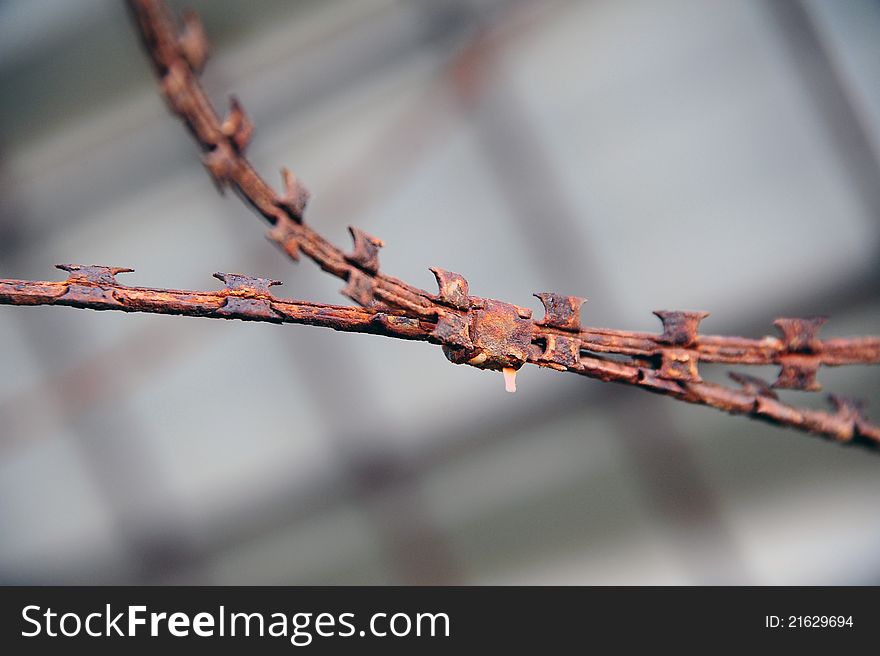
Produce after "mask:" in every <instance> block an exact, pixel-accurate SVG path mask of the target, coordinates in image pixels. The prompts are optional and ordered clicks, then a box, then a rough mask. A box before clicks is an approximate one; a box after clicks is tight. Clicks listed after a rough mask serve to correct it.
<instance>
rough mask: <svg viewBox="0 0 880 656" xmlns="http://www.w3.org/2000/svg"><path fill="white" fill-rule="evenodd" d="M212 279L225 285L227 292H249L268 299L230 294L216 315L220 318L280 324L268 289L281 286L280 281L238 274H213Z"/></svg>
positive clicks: (279, 318)
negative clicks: (229, 317) (232, 317)
mask: <svg viewBox="0 0 880 656" xmlns="http://www.w3.org/2000/svg"><path fill="white" fill-rule="evenodd" d="M214 277H215V278H217V280H220V281H221V282H223V283H224V284H225V285H226V289H227V291H229V292H249V293H250V294H253V295H255V296H263V297H268V298H251V297H248V296H241V295H238V294H235V295H233V294H230V295H229V296H227V297H226V302H225V303H224V304H223V307H221V308H220V309H219V310H218V311H217V313H218V314H219V315H221V316H225V317H228V316H234V317H235V318H236V319H242V320H243V321H247V320H249V319H253V320H260V321H276V322H278V323H280V322H281V317H280V316H279V315H278V313H277V312H275V310H274V309H273V308H272V301H271V298H272V292H271V291H270V290H269V288H270V287H273V286H275V285H280V284H282V283H281V281H280V280H273V279H272V278H252V277H250V276H243V275H241V274H240V273H219V272H218V273H215V274H214Z"/></svg>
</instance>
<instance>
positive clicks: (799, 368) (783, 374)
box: [773, 353, 822, 392]
mask: <svg viewBox="0 0 880 656" xmlns="http://www.w3.org/2000/svg"><path fill="white" fill-rule="evenodd" d="M779 364H780V365H782V370H781V371H780V372H779V377H778V378H777V379H776V381H775V382H774V383H773V387H775V388H778V389H794V390H802V391H805V392H818V391H819V390H821V389H822V386H821V385H820V384H819V381H817V380H816V374H817V373H818V371H819V360H818V359H816V358H815V357H814V356H809V355H798V354H795V353H791V354H788V355H784V356H782V357H781V358H780V363H779Z"/></svg>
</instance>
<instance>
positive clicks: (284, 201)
mask: <svg viewBox="0 0 880 656" xmlns="http://www.w3.org/2000/svg"><path fill="white" fill-rule="evenodd" d="M129 7H130V9H131V11H132V15H133V17H134V19H135V22H136V24H137V26H138V28H139V31H140V35H141V39H142V41H143V43H144V46H145V48H146V51H147V53H148V55H149V57H150V60H151V61H152V63H153V67H154V69H155V71H156V74H157V76H158V78H159V83H160V89H161V91H162V94H163V96H164V97H165V99H166V101H167V103H168V106H169V107H170V109H171V110H172V111H173V112H174V113H175V114H177V115H178V116H179V117H180V118H181V119H183V121H184V123H185V124H186V125H187V127H188V128H189V130H190V132H191V133H192V135H193V137H194V138H195V140H196V142H197V143H198V144H199V146H200V147H201V148H202V150H203V153H204V154H203V162H204V164H205V167H206V168H207V170H208V172H209V173H210V175H211V176H212V178H213V179H214V181H215V183H216V184H217V187H218V189H219V190H220V191H221V192H222V191H223V190H225V189H226V188H227V187H232V188H233V189H234V190H235V191H236V192H237V193H238V194H239V195H240V196H241V197H242V198H243V199H244V200H245V202H246V203H247V204H248V205H250V206H251V207H252V208H253V209H255V210H256V211H257V213H258V214H260V215H261V216H262V217H263V218H264V219H265V220H266V221H267V222H268V223H269V224H270V225H271V226H272V229H271V230H270V232H269V233H268V237H269V239H270V241H272V242H274V243H275V244H276V245H278V246H279V247H280V248H281V250H282V251H283V252H284V253H286V254H287V255H288V256H289V257H290V258H292V259H294V260H298V259H299V256H300V254H301V253H302V254H305V255H306V256H307V257H308V258H310V259H312V260H313V261H315V262H316V263H317V264H318V265H319V266H320V267H321V268H322V269H324V270H325V271H327V272H329V273H331V274H333V275H335V276H337V277H339V278H341V279H342V280H344V281H345V282H346V285H345V287H344V288H343V289H342V293H343V294H345V295H346V296H348V297H349V298H350V299H352V300H353V301H355V302H356V303H358V304H359V305H360V306H361V307H359V308H355V307H348V306H336V305H326V304H319V303H310V302H305V301H294V300H285V299H279V298H276V297H275V296H274V295H273V294H272V293H271V290H270V287H271V286H273V285H276V284H279V283H278V281H274V280H269V279H265V278H251V277H247V276H242V275H240V274H220V273H218V274H215V277H217V278H218V279H220V280H222V281H223V282H224V283H225V284H226V288H225V289H224V290H222V291H213V292H211V291H207V292H198V291H180V290H167V289H153V288H143V287H127V286H124V285H120V284H119V283H118V282H117V281H116V278H115V276H116V275H117V274H119V273H123V272H127V271H130V269H126V268H121V267H106V266H83V265H59V268H62V269H64V270H65V271H67V272H68V274H69V275H68V278H67V280H65V281H50V282H35V281H21V280H0V304H11V305H68V306H73V307H80V308H90V309H96V310H121V311H127V312H152V313H160V314H181V315H188V316H199V317H210V318H223V319H242V320H248V321H264V322H271V323H297V324H307V325H315V326H322V327H327V328H332V329H334V330H341V331H349V332H363V333H371V334H376V335H384V336H386V337H395V338H401V339H410V340H420V341H427V342H430V343H433V344H438V345H440V346H441V347H442V349H443V352H444V353H445V355H446V357H447V358H448V359H449V360H450V361H452V362H454V363H457V364H468V365H471V366H474V367H478V368H481V369H490V370H501V371H503V372H504V373H505V378H506V382H507V386H508V389H509V390H511V391H513V390H514V389H515V383H514V380H515V373H516V371H517V370H518V369H519V368H521V367H522V366H523V365H524V364H526V363H531V364H536V365H538V366H541V367H547V368H551V369H555V370H558V371H568V372H572V373H577V374H581V375H584V376H588V377H590V378H595V379H598V380H602V381H606V382H617V383H623V384H628V385H633V386H636V387H641V388H643V389H646V390H648V391H652V392H656V393H659V394H663V395H666V396H670V397H673V398H676V399H679V400H682V401H686V402H688V403H695V404H700V405H706V406H710V407H713V408H717V409H719V410H723V411H726V412H729V413H731V414H738V415H745V416H749V417H752V418H756V419H760V420H764V421H768V422H771V423H774V424H778V425H783V426H788V427H791V428H795V429H798V430H801V431H805V432H809V433H815V434H818V435H822V436H825V437H828V438H831V439H834V440H838V441H841V442H850V443H856V444H861V445H863V446H868V447H871V448H880V427H878V426H875V425H873V424H871V423H869V422H868V420H867V419H866V417H865V415H864V411H863V407H864V404H863V402H862V401H858V400H853V399H846V398H843V397H840V396H835V395H831V396H830V401H831V403H832V411H831V412H823V411H819V410H812V409H807V408H798V407H795V406H793V405H789V404H786V403H783V402H782V401H781V400H780V399H779V398H778V396H777V394H776V392H775V391H774V390H775V389H791V390H801V391H807V392H813V391H818V390H819V389H821V387H820V385H819V383H818V380H817V373H818V371H819V368H820V367H821V366H823V365H824V366H841V365H852V364H877V363H880V337H859V338H852V339H829V340H820V339H819V337H818V332H819V330H820V328H821V327H822V325H823V324H824V323H825V321H826V318H825V317H811V318H789V317H783V318H778V319H776V320H775V321H774V324H775V326H776V327H777V328H778V329H779V331H780V333H781V336H780V337H769V336H768V337H764V338H761V339H749V338H744V337H728V336H713V335H701V334H699V332H698V327H699V324H700V322H701V321H702V320H703V319H704V318H705V317H707V316H708V313H707V312H699V311H677V310H664V311H656V312H655V314H656V315H657V317H658V318H659V319H660V321H661V323H662V332H661V333H659V334H651V333H644V332H630V331H623V330H612V329H605V328H593V327H586V326H583V327H582V326H581V321H580V310H581V306H582V305H583V303H584V302H585V300H586V299H584V298H582V297H578V296H565V295H561V294H556V293H552V292H543V293H538V294H535V296H536V297H537V298H538V299H539V300H540V301H541V303H542V304H543V306H544V316H543V318H542V319H540V320H534V319H533V318H532V312H531V310H530V309H528V308H524V307H520V306H517V305H514V304H511V303H506V302H504V301H500V300H496V299H487V298H480V297H477V296H472V295H470V292H469V285H468V281H467V280H466V279H465V278H464V276H462V275H460V274H458V273H454V272H451V271H446V270H443V269H440V268H436V267H434V268H431V271H432V272H433V273H434V276H435V278H436V280H437V284H438V288H439V291H438V293H436V294H432V293H430V292H428V291H426V290H422V289H419V288H418V287H415V286H412V285H410V284H408V283H406V282H404V281H402V280H399V279H397V278H393V277H391V276H388V275H385V274H384V273H382V272H380V265H379V256H378V254H379V249H380V248H381V247H382V241H381V240H380V239H378V238H376V237H373V236H371V235H369V234H367V233H366V232H364V231H362V230H360V229H358V228H356V227H353V226H352V227H350V228H349V230H350V233H351V236H352V239H353V248H352V251H351V252H349V253H346V252H344V251H342V250H341V249H339V248H337V247H336V246H334V245H333V244H332V243H331V242H330V241H328V240H327V239H325V238H324V237H323V236H321V235H320V234H319V233H318V232H317V231H315V230H314V229H313V228H311V227H310V226H308V225H307V224H305V222H304V220H303V217H304V212H305V208H306V204H307V202H308V192H307V191H306V190H305V188H304V187H303V185H302V184H301V183H300V182H299V181H298V180H297V179H296V177H295V176H294V175H293V174H292V173H291V172H290V171H289V170H287V169H282V181H283V186H284V190H283V191H282V192H281V193H276V192H275V190H274V189H273V188H272V187H271V186H270V185H269V184H268V183H266V182H265V181H264V180H263V179H262V178H261V177H260V175H259V174H258V173H257V172H256V171H255V169H254V168H253V167H252V166H251V164H250V162H249V161H248V160H247V158H246V156H245V152H246V149H247V145H248V143H249V141H250V138H251V136H252V134H253V124H252V123H251V121H250V120H249V119H248V117H247V115H246V114H245V111H244V109H243V107H242V105H241V103H240V102H239V101H238V100H237V99H235V98H232V99H231V101H230V107H229V111H228V113H227V114H226V116H225V118H223V119H222V120H221V119H220V118H219V116H218V114H217V113H216V111H215V110H214V108H213V106H212V105H211V103H210V101H209V100H208V97H207V95H206V94H205V92H204V90H203V89H202V88H201V86H200V84H199V82H198V77H197V76H198V74H199V73H200V72H201V70H202V69H203V67H204V65H205V62H206V60H207V55H208V51H209V47H208V42H207V39H206V38H205V32H204V29H203V28H202V25H201V23H200V21H199V19H198V17H197V16H196V14H194V13H192V12H188V13H186V14H184V17H183V28H182V30H178V28H177V26H176V24H175V22H174V20H173V18H172V16H171V14H170V13H169V11H168V9H167V8H166V7H165V5H164V4H163V3H162V2H160V1H159V0H129ZM700 362H706V363H720V364H725V365H777V366H779V367H780V368H781V370H780V373H779V375H778V377H777V379H776V380H775V382H773V383H772V384H769V383H767V382H766V381H764V380H762V379H760V378H757V377H754V376H751V375H747V374H743V373H739V372H732V373H731V374H730V376H731V378H732V379H733V380H734V382H736V383H737V385H738V387H726V386H724V385H720V384H717V383H711V382H706V381H703V380H702V378H701V376H700V374H699V371H698V364H699V363H700Z"/></svg>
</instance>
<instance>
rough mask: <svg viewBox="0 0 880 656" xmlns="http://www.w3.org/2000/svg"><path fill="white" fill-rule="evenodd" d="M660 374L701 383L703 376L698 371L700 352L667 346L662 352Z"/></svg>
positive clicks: (672, 378) (664, 376) (661, 376)
mask: <svg viewBox="0 0 880 656" xmlns="http://www.w3.org/2000/svg"><path fill="white" fill-rule="evenodd" d="M660 357H661V360H660V369H659V371H658V374H657V375H658V376H660V378H665V379H667V380H679V381H683V382H691V383H700V382H702V380H703V379H702V378H700V374H699V372H698V371H697V362H698V361H699V357H700V356H699V354H698V353H697V352H696V351H689V350H688V349H684V348H667V349H664V350H663V352H662V354H661V356H660Z"/></svg>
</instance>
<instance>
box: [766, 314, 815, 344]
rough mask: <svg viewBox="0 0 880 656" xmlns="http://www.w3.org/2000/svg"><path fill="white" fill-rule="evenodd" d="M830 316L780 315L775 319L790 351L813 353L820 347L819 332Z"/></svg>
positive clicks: (775, 323) (774, 321) (774, 322)
mask: <svg viewBox="0 0 880 656" xmlns="http://www.w3.org/2000/svg"><path fill="white" fill-rule="evenodd" d="M826 321H828V317H824V316H817V317H808V318H806V319H798V318H791V317H779V318H778V319H774V320H773V325H774V326H776V327H777V328H778V329H779V331H780V332H781V333H782V341H783V342H784V343H785V348H786V350H787V351H788V352H789V353H811V352H813V351H815V350H816V349H818V348H819V346H820V344H821V342H820V341H819V339H818V338H817V334H818V332H819V329H820V328H821V327H822V325H823V324H824V323H825V322H826Z"/></svg>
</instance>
